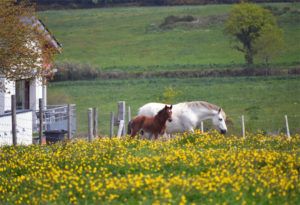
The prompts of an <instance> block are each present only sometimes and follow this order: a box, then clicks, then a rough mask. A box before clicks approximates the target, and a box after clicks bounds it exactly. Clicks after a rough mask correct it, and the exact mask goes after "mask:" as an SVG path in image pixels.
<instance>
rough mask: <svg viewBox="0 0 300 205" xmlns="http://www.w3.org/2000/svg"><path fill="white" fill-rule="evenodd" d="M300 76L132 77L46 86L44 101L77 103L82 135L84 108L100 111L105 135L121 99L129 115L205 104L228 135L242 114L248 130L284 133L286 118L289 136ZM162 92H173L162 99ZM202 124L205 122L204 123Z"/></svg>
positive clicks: (298, 113) (299, 116)
mask: <svg viewBox="0 0 300 205" xmlns="http://www.w3.org/2000/svg"><path fill="white" fill-rule="evenodd" d="M299 80H300V77H297V76H295V77H239V78H227V77H226V78H191V79H165V78H156V79H131V80H97V81H74V82H61V83H51V84H50V85H49V86H48V89H49V92H48V100H49V103H53V104H58V103H66V102H69V103H75V104H76V105H77V116H78V117H77V125H78V133H87V108H89V107H98V108H99V110H100V114H99V122H100V133H102V134H106V135H107V134H108V130H109V117H110V112H111V111H113V112H115V113H116V111H117V102H118V101H122V100H124V101H126V103H127V105H130V106H131V109H132V115H135V114H136V113H137V109H138V108H139V107H140V106H142V105H143V104H145V103H148V102H157V101H161V102H163V101H167V102H168V103H177V102H183V101H193V100H204V101H208V102H211V103H214V104H217V105H219V106H221V107H222V108H223V109H224V110H225V112H226V113H227V115H228V116H229V118H230V119H231V120H232V121H233V124H231V123H230V124H229V131H230V133H237V134H238V133H240V130H241V126H240V116H241V115H245V119H246V128H247V130H248V131H257V130H259V129H260V130H263V131H267V132H272V133H277V132H281V131H284V127H285V126H284V115H285V114H287V115H288V117H289V123H290V129H291V132H292V133H295V132H299V131H300V130H299V120H300V110H299V104H300V83H299ZM166 88H173V90H175V91H176V92H177V95H175V96H174V97H173V98H169V99H166V98H164V96H163V93H164V92H165V89H166ZM205 125H206V126H207V123H205Z"/></svg>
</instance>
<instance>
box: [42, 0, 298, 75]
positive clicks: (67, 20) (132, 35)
mask: <svg viewBox="0 0 300 205" xmlns="http://www.w3.org/2000/svg"><path fill="white" fill-rule="evenodd" d="M272 6H275V7H278V8H281V9H282V8H284V7H290V8H293V9H297V8H298V10H299V8H300V4H299V3H294V4H272ZM230 9H231V5H207V6H180V7H178V6H176V7H146V8H140V7H137V8H136V7H134V8H107V9H88V10H60V11H46V12H41V13H40V17H41V18H42V19H43V20H44V22H45V24H46V25H47V27H49V29H50V30H51V31H52V32H53V34H54V35H55V36H56V37H57V39H58V40H59V41H60V42H61V43H62V44H63V49H64V50H63V53H62V54H61V55H59V57H58V59H57V60H58V61H71V62H78V63H87V64H91V65H93V66H96V67H99V68H102V69H111V67H117V68H118V69H126V70H129V71H132V70H136V69H139V70H140V69H151V70H153V69H155V68H156V66H157V65H159V66H160V67H161V66H166V67H165V68H164V69H183V67H184V66H186V68H188V67H189V66H187V65H213V66H214V65H223V67H224V65H228V64H241V63H244V59H243V55H242V54H241V53H239V52H237V51H235V50H233V49H231V46H230V40H229V39H228V37H226V36H225V35H224V34H223V22H224V20H225V19H226V14H228V12H229V11H230ZM170 15H175V16H184V15H192V16H194V17H196V18H199V22H200V24H196V25H195V26H193V25H189V26H177V27H175V28H173V29H160V28H159V25H160V24H161V23H162V22H163V21H164V18H165V17H167V16H170ZM279 20H280V22H281V27H282V28H283V30H284V35H285V39H286V43H287V46H286V49H284V51H283V54H282V56H280V57H278V58H276V59H274V60H273V63H277V64H278V63H279V64H290V63H292V62H299V57H300V56H299V53H300V45H299V42H300V24H299V20H300V14H299V13H297V12H296V13H294V14H293V13H289V14H284V15H281V16H280V17H279Z"/></svg>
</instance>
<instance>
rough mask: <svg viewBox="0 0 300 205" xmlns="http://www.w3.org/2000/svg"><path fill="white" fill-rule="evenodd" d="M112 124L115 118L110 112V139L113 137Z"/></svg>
mask: <svg viewBox="0 0 300 205" xmlns="http://www.w3.org/2000/svg"><path fill="white" fill-rule="evenodd" d="M114 124H115V116H114V113H113V112H110V132H109V137H110V139H111V138H112V137H113V136H114Z"/></svg>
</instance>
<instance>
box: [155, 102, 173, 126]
mask: <svg viewBox="0 0 300 205" xmlns="http://www.w3.org/2000/svg"><path fill="white" fill-rule="evenodd" d="M156 116H157V117H159V118H161V119H162V120H166V121H167V120H168V121H169V122H172V105H171V106H170V107H169V106H167V105H165V107H164V108H163V109H162V110H160V111H159V112H158V113H157V115H156Z"/></svg>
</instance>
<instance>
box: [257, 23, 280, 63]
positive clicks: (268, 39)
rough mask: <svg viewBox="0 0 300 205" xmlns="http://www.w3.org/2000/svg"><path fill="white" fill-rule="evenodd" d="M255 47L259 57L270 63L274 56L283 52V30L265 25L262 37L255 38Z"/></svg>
mask: <svg viewBox="0 0 300 205" xmlns="http://www.w3.org/2000/svg"><path fill="white" fill-rule="evenodd" d="M253 48H254V50H256V56H257V58H260V59H262V60H263V62H264V63H265V64H267V65H268V64H269V62H270V60H271V59H272V58H274V57H276V56H278V55H279V54H281V53H283V49H284V40H283V34H282V30H280V29H278V28H276V27H269V26H268V27H267V26H266V27H264V28H263V29H262V31H261V33H260V37H259V38H258V39H257V40H255V42H254V44H253Z"/></svg>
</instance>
